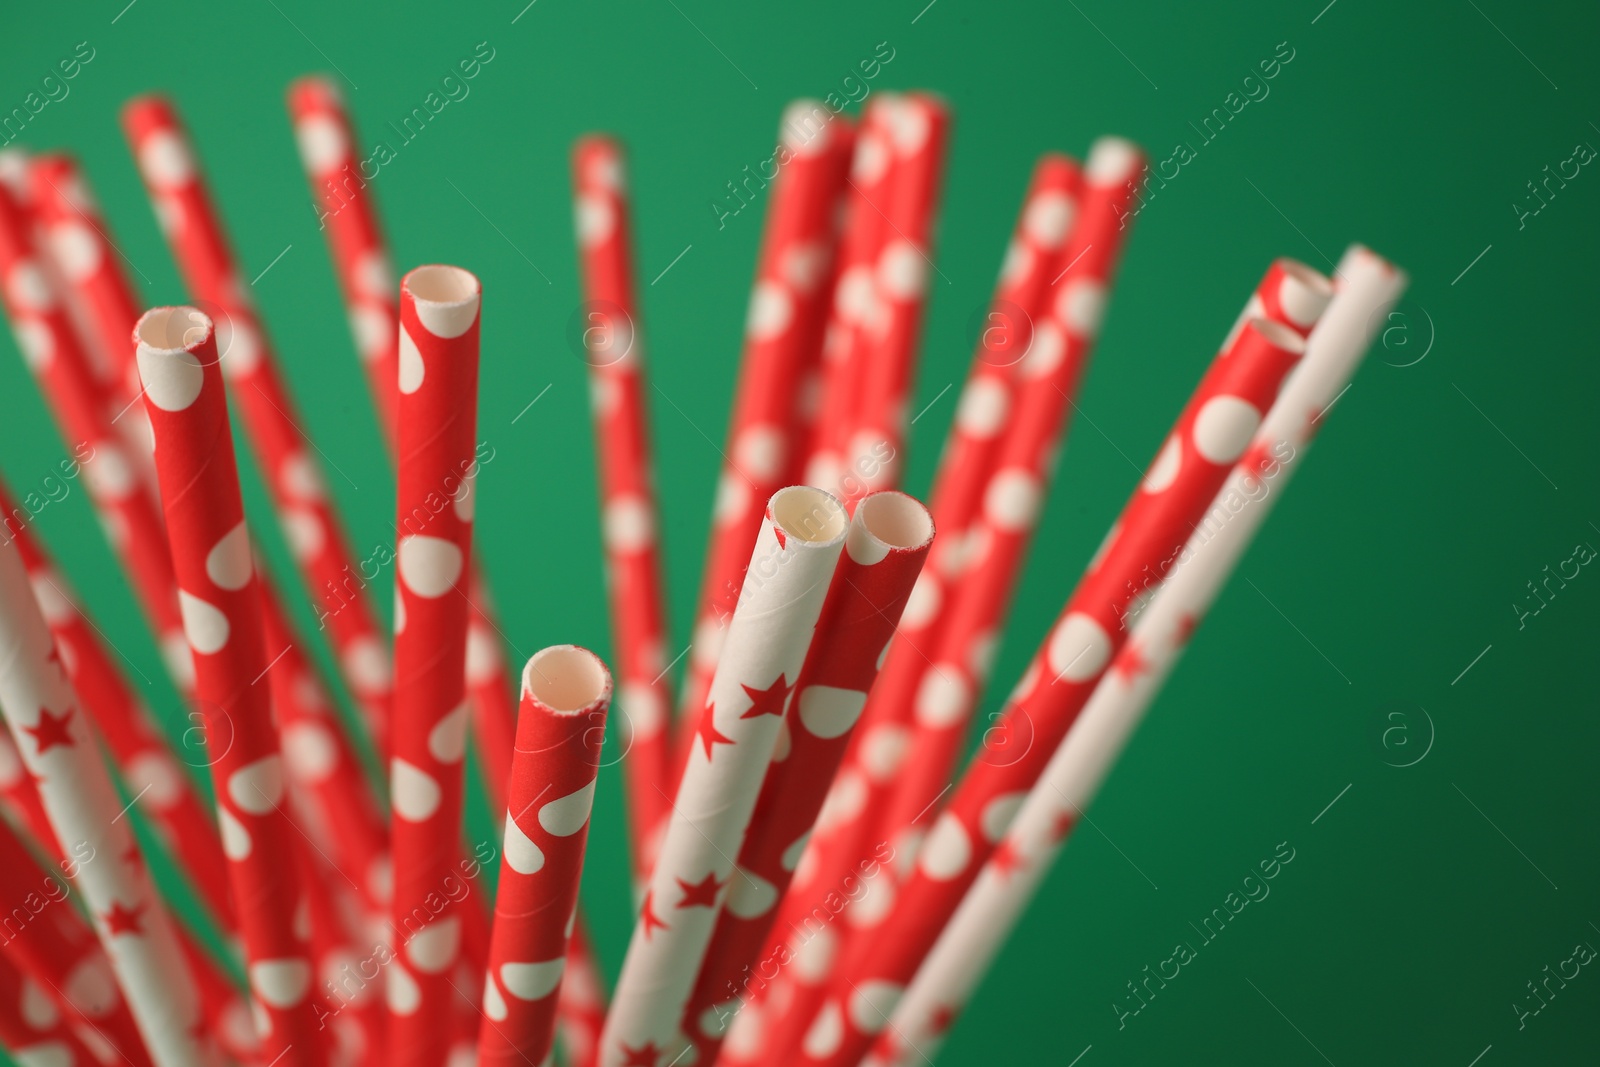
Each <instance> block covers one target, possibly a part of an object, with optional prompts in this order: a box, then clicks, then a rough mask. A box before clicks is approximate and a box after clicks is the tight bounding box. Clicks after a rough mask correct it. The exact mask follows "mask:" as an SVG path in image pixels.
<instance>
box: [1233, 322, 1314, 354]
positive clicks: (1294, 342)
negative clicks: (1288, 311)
mask: <svg viewBox="0 0 1600 1067" xmlns="http://www.w3.org/2000/svg"><path fill="white" fill-rule="evenodd" d="M1245 329H1247V330H1253V331H1255V332H1256V333H1257V334H1259V335H1260V336H1261V337H1262V339H1263V340H1265V341H1266V342H1267V343H1268V344H1271V345H1273V346H1274V347H1276V348H1281V349H1283V350H1284V351H1285V352H1290V353H1293V354H1294V355H1303V354H1304V353H1305V350H1306V339H1305V338H1304V337H1301V336H1300V335H1299V334H1298V333H1296V332H1295V331H1294V330H1293V329H1292V328H1290V327H1288V326H1285V325H1284V324H1283V323H1281V322H1273V321H1272V320H1271V319H1259V318H1256V319H1250V320H1249V321H1248V322H1247V323H1245Z"/></svg>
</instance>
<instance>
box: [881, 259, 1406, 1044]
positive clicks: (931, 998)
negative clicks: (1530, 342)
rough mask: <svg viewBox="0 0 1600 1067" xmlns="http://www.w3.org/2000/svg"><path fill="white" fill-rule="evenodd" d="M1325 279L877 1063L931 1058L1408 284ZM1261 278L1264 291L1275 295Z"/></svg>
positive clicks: (888, 1034) (1383, 267) (1364, 270)
mask: <svg viewBox="0 0 1600 1067" xmlns="http://www.w3.org/2000/svg"><path fill="white" fill-rule="evenodd" d="M1273 269H1274V271H1275V272H1276V279H1277V280H1278V281H1280V282H1281V280H1282V277H1283V274H1284V272H1283V271H1282V270H1280V269H1279V265H1277V264H1275V265H1274V268H1273ZM1335 276H1336V277H1337V278H1338V294H1337V295H1336V296H1335V297H1334V299H1333V303H1332V304H1331V305H1329V307H1328V309H1327V311H1326V313H1325V314H1323V315H1322V317H1321V321H1320V322H1318V323H1317V324H1316V329H1315V330H1314V331H1313V332H1312V334H1311V338H1310V341H1309V343H1308V344H1307V347H1306V355H1305V359H1304V361H1303V364H1302V366H1301V368H1300V369H1299V370H1298V371H1297V372H1296V373H1295V375H1294V377H1293V378H1292V379H1291V380H1290V381H1289V382H1288V384H1287V385H1286V386H1285V387H1284V390H1283V393H1282V394H1281V395H1280V396H1279V397H1278V399H1277V401H1276V402H1275V403H1274V404H1273V406H1272V410H1271V411H1269V412H1268V413H1267V417H1266V419H1265V420H1264V421H1263V422H1262V424H1261V428H1260V429H1259V430H1257V431H1256V435H1255V440H1254V442H1253V443H1252V444H1251V446H1250V448H1249V449H1248V450H1247V451H1246V452H1245V454H1244V456H1243V457H1242V458H1241V459H1240V460H1239V462H1238V463H1237V464H1236V465H1235V466H1234V468H1233V472H1232V473H1231V474H1230V475H1229V476H1228V480H1227V482H1226V483H1224V485H1223V488H1222V491H1221V492H1220V493H1218V494H1217V497H1216V500H1215V501H1214V502H1213V504H1212V506H1211V508H1210V510H1209V511H1208V512H1207V514H1206V518H1205V521H1204V522H1202V523H1201V525H1200V526H1199V528H1198V529H1197V530H1196V531H1195V533H1194V534H1193V535H1192V536H1191V537H1190V539H1189V543H1188V545H1187V546H1186V547H1185V549H1184V552H1183V554H1182V555H1181V556H1179V558H1178V564H1177V567H1176V570H1175V572H1174V573H1173V574H1172V576H1171V577H1170V578H1168V579H1167V581H1166V582H1164V583H1163V584H1162V587H1161V592H1160V593H1159V594H1157V596H1156V598H1155V599H1154V600H1153V601H1152V602H1151V604H1150V605H1149V607H1148V608H1146V609H1145V611H1144V613H1143V615H1142V616H1141V617H1140V618H1139V620H1138V623H1137V625H1136V626H1135V627H1134V631H1133V635H1132V637H1131V638H1130V639H1129V643H1128V644H1127V645H1126V646H1125V647H1124V648H1123V650H1122V652H1121V653H1119V654H1118V656H1117V658H1116V660H1115V661H1114V662H1113V663H1112V665H1111V669H1110V670H1109V671H1108V672H1107V674H1106V677H1105V679H1104V680H1103V681H1102V682H1101V683H1100V685H1099V687H1098V688H1097V689H1096V690H1095V692H1094V696H1093V697H1091V698H1090V700H1089V702H1088V704H1086V705H1085V706H1084V709H1083V713H1082V714H1081V715H1079V716H1078V721H1077V722H1075V723H1073V725H1072V729H1071V730H1069V731H1068V732H1067V736H1066V739H1065V740H1064V741H1063V742H1062V743H1061V746H1060V747H1059V748H1058V749H1057V750H1056V753H1055V755H1054V756H1053V757H1052V758H1051V760H1050V764H1049V766H1048V767H1046V768H1045V771H1044V773H1043V774H1042V775H1041V776H1040V779H1039V783H1038V784H1037V785H1035V786H1034V787H1033V789H1032V790H1031V791H1030V792H1029V794H1028V799H1027V800H1026V801H1025V802H1024V803H1023V805H1022V807H1021V809H1020V810H1019V811H1018V812H1017V815H1016V818H1015V819H1014V820H1013V821H1012V823H1011V828H1010V829H1009V830H1008V831H1007V832H1006V836H1005V839H1004V840H1003V841H1002V842H1001V843H1000V846H999V848H997V849H996V850H995V854H994V855H993V856H992V857H990V859H989V861H988V863H987V864H985V866H984V868H983V872H982V873H981V874H979V876H978V879H977V881H976V882H975V883H974V884H973V886H972V888H971V889H970V890H968V891H967V895H966V898H965V899H964V900H963V901H962V902H961V907H960V908H959V909H958V910H957V911H956V913H955V915H954V917H952V918H951V920H950V925H949V926H947V927H946V928H945V930H944V932H943V933H942V934H941V935H940V937H939V941H938V943H937V944H936V945H935V946H934V949H933V951H932V952H930V953H929V954H928V958H927V960H926V961H925V962H924V963H923V964H922V967H921V969H920V970H918V971H917V977H916V980H915V981H913V982H912V983H911V986H910V988H909V989H908V990H907V991H906V995H905V998H904V999H903V1000H901V1001H900V1004H899V1006H898V1007H897V1008H896V1009H895V1011H894V1013H893V1019H892V1021H891V1024H890V1026H888V1027H887V1028H886V1029H885V1030H884V1031H883V1033H882V1034H881V1035H880V1036H879V1038H878V1042H877V1045H876V1046H875V1047H874V1049H873V1056H874V1058H873V1061H872V1062H874V1063H875V1064H878V1065H880V1067H910V1065H911V1064H914V1063H923V1062H926V1059H927V1058H928V1057H931V1056H933V1055H934V1053H935V1051H936V1050H937V1048H938V1046H939V1045H940V1044H941V1043H942V1041H943V1040H944V1036H945V1034H946V1032H947V1031H948V1028H949V1025H950V1022H951V1021H952V1020H953V1019H954V1018H955V1017H956V1016H957V1015H958V1014H959V1013H960V1012H961V1010H962V1009H963V1008H965V1007H966V1004H967V1001H968V999H969V998H970V997H971V995H972V993H973V991H974V989H976V988H977V986H978V983H979V982H980V981H982V979H983V976H984V974H985V972H986V971H987V970H988V968H989V966H990V965H991V964H992V963H993V961H994V957H995V955H996V954H997V953H998V952H999V950H1000V948H1001V947H1002V946H1003V945H1004V944H1005V942H1006V939H1007V938H1008V937H1009V936H1010V934H1011V932H1012V930H1013V929H1014V928H1015V927H1016V925H1017V922H1018V921H1019V920H1020V919H1021V917H1022V913H1023V911H1024V909H1025V908H1026V907H1027V905H1028V903H1029V902H1030V901H1031V900H1032V899H1033V897H1034V896H1035V894H1036V893H1037V892H1038V889H1039V886H1040V884H1041V883H1042V882H1043V881H1044V877H1045V875H1046V874H1047V873H1048V872H1049V870H1050V867H1051V865H1052V864H1053V863H1054V861H1055V858H1056V856H1057V855H1058V854H1059V852H1060V851H1061V848H1062V847H1063V845H1064V843H1065V840H1066V837H1067V836H1068V835H1069V834H1070V833H1071V832H1072V829H1073V827H1074V826H1075V825H1076V824H1077V822H1078V820H1079V818H1080V817H1081V815H1082V812H1083V810H1084V809H1085V808H1087V807H1088V806H1089V805H1090V804H1091V803H1092V802H1093V800H1094V797H1095V794H1096V793H1097V792H1098V791H1099V788H1100V784H1101V782H1102V781H1104V779H1105V776H1106V774H1107V773H1108V772H1109V771H1110V769H1111V767H1112V766H1113V765H1114V764H1115V762H1116V760H1117V758H1118V756H1119V755H1120V754H1121V752H1122V750H1123V748H1124V747H1125V746H1126V745H1127V742H1128V739H1129V738H1130V737H1131V736H1132V734H1133V732H1134V730H1135V729H1137V727H1138V725H1139V723H1140V721H1141V720H1142V719H1143V717H1144V714H1145V712H1146V711H1147V710H1148V708H1149V706H1150V704H1151V702H1153V701H1154V700H1155V698H1156V697H1157V696H1158V695H1159V694H1160V691H1161V687H1162V685H1163V684H1164V683H1165V681H1166V678H1167V677H1168V675H1169V674H1170V673H1171V671H1172V669H1173V668H1174V667H1175V666H1176V664H1177V661H1178V658H1179V657H1180V656H1181V655H1182V654H1183V651H1184V649H1185V648H1186V647H1187V645H1188V641H1189V637H1190V635H1191V634H1192V633H1193V631H1194V629H1195V627H1196V626H1197V625H1198V624H1199V622H1200V621H1201V620H1202V619H1204V618H1205V616H1206V614H1207V612H1208V611H1209V610H1210V609H1211V605H1212V604H1213V603H1214V602H1215V600H1216V598H1217V595H1218V594H1219V593H1220V592H1221V591H1222V589H1223V587H1224V585H1225V584H1226V582H1227V580H1228V578H1229V577H1230V576H1231V575H1232V573H1233V570H1234V568H1235V567H1236V566H1237V564H1238V562H1239V559H1240V558H1241V557H1242V556H1243V555H1244V553H1245V551H1246V550H1247V549H1248V548H1249V547H1250V544H1251V542H1252V540H1253V538H1254V536H1255V534H1256V533H1257V531H1258V530H1259V529H1260V527H1261V524H1262V523H1264V522H1265V521H1266V518H1267V516H1268V515H1269V514H1270V513H1271V510H1272V508H1273V506H1274V505H1275V504H1276V503H1277V501H1278V499H1279V495H1280V494H1281V493H1282V492H1283V490H1284V489H1286V488H1287V487H1288V484H1289V479H1290V477H1291V476H1292V475H1293V474H1294V472H1295V471H1296V470H1298V469H1299V466H1300V463H1301V460H1302V459H1303V457H1304V454H1305V450H1306V447H1307V446H1308V445H1309V444H1310V443H1311V439H1312V437H1313V435H1314V434H1315V433H1316V431H1317V429H1318V428H1319V427H1320V423H1321V419H1322V414H1323V412H1325V411H1326V410H1327V408H1328V406H1329V405H1330V404H1332V403H1333V401H1334V400H1335V399H1337V397H1338V395H1339V393H1340V391H1341V390H1343V389H1344V387H1345V385H1346V384H1347V383H1348V382H1349V381H1350V379H1351V377H1352V376H1353V375H1354V374H1355V371H1356V370H1357V368H1358V367H1359V366H1360V364H1361V359H1362V357H1363V356H1364V355H1365V354H1366V350H1367V347H1368V345H1370V344H1371V342H1372V338H1373V335H1374V333H1375V332H1376V330H1377V327H1378V325H1380V324H1382V323H1384V322H1386V321H1387V312H1388V310H1389V309H1390V308H1392V307H1393V306H1394V305H1395V303H1396V302H1397V301H1398V300H1399V298H1400V294H1401V293H1402V292H1403V291H1404V290H1405V287H1406V278H1405V275H1403V274H1402V273H1400V272H1399V271H1397V270H1396V269H1395V268H1394V267H1393V266H1391V265H1390V264H1389V263H1387V262H1385V261H1384V260H1382V259H1381V258H1379V257H1378V256H1376V255H1374V254H1373V253H1371V252H1369V251H1367V250H1366V249H1364V248H1360V247H1354V248H1351V249H1350V250H1349V251H1347V252H1346V253H1345V255H1344V258H1343V259H1342V260H1341V261H1340V263H1339V266H1338V268H1337V270H1336V271H1335ZM1316 277H1318V278H1320V277H1321V276H1320V275H1317V276H1316ZM1268 281H1269V284H1268V285H1266V286H1264V295H1269V296H1270V294H1272V293H1274V292H1280V291H1281V289H1280V287H1279V285H1277V284H1271V283H1272V282H1273V278H1270V277H1269V279H1268ZM1314 287H1315V288H1318V289H1320V286H1314ZM1293 299H1294V298H1293V297H1290V300H1291V302H1292V300H1293ZM1252 304H1256V301H1255V300H1252ZM1257 306H1258V309H1259V310H1266V306H1261V305H1257Z"/></svg>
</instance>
